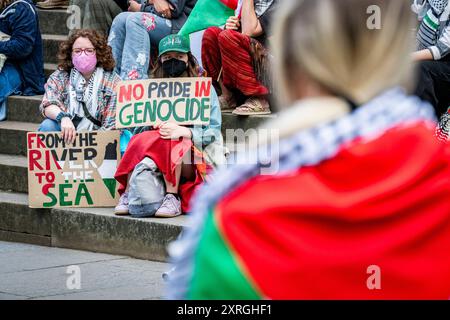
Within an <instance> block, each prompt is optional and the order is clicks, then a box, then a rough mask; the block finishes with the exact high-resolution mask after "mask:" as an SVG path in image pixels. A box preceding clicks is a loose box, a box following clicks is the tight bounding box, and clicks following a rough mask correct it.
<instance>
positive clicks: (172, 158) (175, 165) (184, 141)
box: [115, 35, 225, 218]
mask: <svg viewBox="0 0 450 320" xmlns="http://www.w3.org/2000/svg"><path fill="white" fill-rule="evenodd" d="M152 75H153V78H177V77H181V78H186V77H199V76H201V72H200V67H199V65H198V63H197V60H196V59H195V57H194V56H193V55H192V53H191V52H190V43H189V40H188V39H187V38H184V37H182V36H179V35H169V36H167V37H165V38H164V39H163V40H161V42H160V44H159V59H158V62H157V64H156V67H155V69H154V70H153V71H152ZM221 124H222V118H221V113H220V106H219V100H218V97H217V94H216V92H215V90H214V88H213V87H212V86H211V115H210V123H209V125H207V126H180V125H177V124H174V123H170V122H166V123H161V124H160V125H158V126H156V127H154V128H152V130H149V131H144V132H142V133H139V134H137V135H135V136H133V138H132V139H131V141H130V142H129V144H128V147H127V150H126V151H125V154H124V156H123V158H122V160H121V162H120V165H119V167H118V168H117V172H116V175H115V178H116V180H117V181H118V182H119V183H120V185H121V187H120V188H119V193H121V198H120V201H119V204H118V205H117V207H116V208H115V213H116V214H117V215H126V214H128V213H129V208H128V205H129V203H128V190H129V178H130V176H131V174H132V173H133V170H134V168H135V167H136V165H138V164H139V163H140V162H141V161H142V160H143V159H144V158H146V157H148V158H150V159H152V160H153V161H154V162H155V164H156V166H157V167H158V169H159V170H160V171H161V173H162V174H163V178H164V182H165V186H166V195H165V198H164V200H163V202H162V205H161V207H160V208H159V209H158V210H157V211H156V213H155V216H156V217H165V218H170V217H176V216H179V215H181V214H182V213H183V212H188V211H189V202H190V198H191V196H192V194H193V192H194V191H195V190H196V188H197V187H198V186H199V185H200V184H201V183H203V181H204V180H205V178H206V174H207V173H209V172H210V171H211V170H212V169H213V167H215V166H217V165H222V164H225V157H224V152H223V151H224V149H223V138H222V134H221ZM175 150H177V151H176V152H174V151H175Z"/></svg>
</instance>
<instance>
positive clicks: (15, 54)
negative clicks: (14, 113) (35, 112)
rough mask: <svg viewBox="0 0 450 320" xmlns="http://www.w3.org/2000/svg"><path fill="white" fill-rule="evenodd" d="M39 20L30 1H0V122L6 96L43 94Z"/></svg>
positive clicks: (42, 61)
mask: <svg viewBox="0 0 450 320" xmlns="http://www.w3.org/2000/svg"><path fill="white" fill-rule="evenodd" d="M44 83H45V76H44V58H43V54H42V37H41V33H40V31H39V19H38V16H37V12H36V8H35V7H34V4H33V2H32V1H31V0H19V1H14V0H0V121H3V120H5V119H6V113H7V112H6V111H7V110H6V108H7V106H6V104H7V100H8V96H10V95H13V94H22V95H24V96H33V95H39V94H42V93H44Z"/></svg>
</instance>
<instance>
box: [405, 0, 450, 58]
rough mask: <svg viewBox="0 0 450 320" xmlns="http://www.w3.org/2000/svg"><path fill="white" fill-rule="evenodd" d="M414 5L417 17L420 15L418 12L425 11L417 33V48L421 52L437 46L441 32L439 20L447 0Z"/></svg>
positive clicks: (430, 0) (435, 0)
mask: <svg viewBox="0 0 450 320" xmlns="http://www.w3.org/2000/svg"><path fill="white" fill-rule="evenodd" d="M415 5H416V11H418V12H417V13H418V14H419V16H420V15H421V13H420V12H419V11H420V10H427V11H426V13H425V15H424V16H423V18H422V22H421V24H420V26H419V31H418V33H417V47H418V49H419V50H423V49H427V48H429V47H432V46H435V45H436V44H437V41H438V39H439V37H440V35H441V32H443V30H441V27H440V26H441V21H440V20H441V18H442V14H443V13H444V11H445V8H446V7H447V5H448V0H428V5H427V3H426V2H425V3H423V4H422V5H418V4H415ZM413 8H414V7H413Z"/></svg>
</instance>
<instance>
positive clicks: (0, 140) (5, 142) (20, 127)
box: [0, 121, 39, 156]
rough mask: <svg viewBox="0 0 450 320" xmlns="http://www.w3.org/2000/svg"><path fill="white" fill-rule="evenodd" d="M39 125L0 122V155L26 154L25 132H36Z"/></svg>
mask: <svg viewBox="0 0 450 320" xmlns="http://www.w3.org/2000/svg"><path fill="white" fill-rule="evenodd" d="M38 127H39V125H38V124H34V123H27V122H17V121H2V122H0V154H13V155H23V156H26V154H27V132H33V131H37V129H38Z"/></svg>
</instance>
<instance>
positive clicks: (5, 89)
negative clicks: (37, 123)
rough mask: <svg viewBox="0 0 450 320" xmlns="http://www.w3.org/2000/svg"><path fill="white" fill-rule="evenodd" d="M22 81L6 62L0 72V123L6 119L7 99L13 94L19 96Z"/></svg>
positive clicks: (12, 67)
mask: <svg viewBox="0 0 450 320" xmlns="http://www.w3.org/2000/svg"><path fill="white" fill-rule="evenodd" d="M21 86H22V80H21V79H20V74H19V72H18V71H17V69H16V67H14V66H13V65H12V64H10V63H8V62H6V63H5V65H4V66H3V69H2V71H1V72H0V121H3V120H5V119H6V111H7V110H6V108H7V101H8V97H9V96H11V95H13V94H20V93H21V92H20V87H21Z"/></svg>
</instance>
